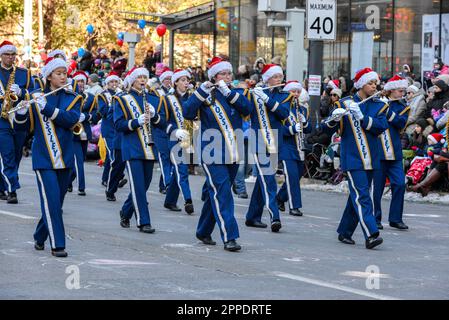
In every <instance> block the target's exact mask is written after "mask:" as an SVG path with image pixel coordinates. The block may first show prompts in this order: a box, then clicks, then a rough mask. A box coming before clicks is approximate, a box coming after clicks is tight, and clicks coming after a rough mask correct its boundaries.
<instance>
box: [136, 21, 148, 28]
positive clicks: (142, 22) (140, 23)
mask: <svg viewBox="0 0 449 320" xmlns="http://www.w3.org/2000/svg"><path fill="white" fill-rule="evenodd" d="M146 24H147V23H146V21H145V20H143V19H140V20H139V21H137V25H138V26H139V28H140V29H144V28H145V25H146Z"/></svg>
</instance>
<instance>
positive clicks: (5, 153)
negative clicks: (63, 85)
mask: <svg viewBox="0 0 449 320" xmlns="http://www.w3.org/2000/svg"><path fill="white" fill-rule="evenodd" d="M12 72H15V74H14V84H13V85H15V86H18V87H19V90H20V93H19V94H16V95H17V97H18V98H19V99H18V101H17V102H11V103H12V105H11V107H14V106H15V105H17V103H19V102H20V101H21V100H23V99H26V98H27V95H28V94H29V92H31V91H32V90H33V89H34V81H33V80H32V78H31V73H30V71H29V70H27V69H23V68H19V67H13V66H11V67H10V68H5V67H4V66H0V106H1V109H2V110H3V103H4V98H5V97H4V95H5V92H6V90H7V88H8V82H9V78H10V76H11V73H12ZM19 90H18V91H17V92H19ZM26 137H27V131H26V130H23V129H21V128H20V127H19V128H17V127H16V126H15V125H14V122H13V121H12V120H11V119H10V118H8V117H7V118H3V117H0V140H1V143H0V171H1V174H0V199H3V200H7V201H8V203H14V204H15V203H18V200H17V194H16V191H17V189H19V188H20V184H19V173H18V172H19V163H20V160H21V159H22V148H23V146H24V144H25V140H26ZM6 192H7V193H8V194H7V195H6Z"/></svg>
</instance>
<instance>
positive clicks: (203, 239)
mask: <svg viewBox="0 0 449 320" xmlns="http://www.w3.org/2000/svg"><path fill="white" fill-rule="evenodd" d="M196 238H197V239H198V240H200V241H201V242H202V243H204V244H207V245H209V246H215V245H216V244H217V243H216V242H215V241H214V240H212V237H211V236H205V237H203V236H200V235H199V234H198V233H197V234H196Z"/></svg>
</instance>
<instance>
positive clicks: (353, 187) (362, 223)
mask: <svg viewBox="0 0 449 320" xmlns="http://www.w3.org/2000/svg"><path fill="white" fill-rule="evenodd" d="M348 178H349V181H350V182H351V186H352V189H354V191H355V195H356V197H355V203H356V204H357V213H358V215H359V220H360V224H361V225H362V228H363V230H365V232H366V234H367V235H368V237H370V236H371V233H370V232H369V230H368V227H367V226H366V224H365V221H364V220H363V211H362V206H361V205H360V202H359V192H358V191H357V189H356V188H355V185H354V179H353V178H352V175H351V172H349V171H348Z"/></svg>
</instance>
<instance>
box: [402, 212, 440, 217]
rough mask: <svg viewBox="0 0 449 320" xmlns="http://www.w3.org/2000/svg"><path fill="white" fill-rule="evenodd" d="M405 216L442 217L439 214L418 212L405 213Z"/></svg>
mask: <svg viewBox="0 0 449 320" xmlns="http://www.w3.org/2000/svg"><path fill="white" fill-rule="evenodd" d="M404 216H407V217H421V218H440V217H441V216H440V215H438V214H416V213H405V214H404Z"/></svg>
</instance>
